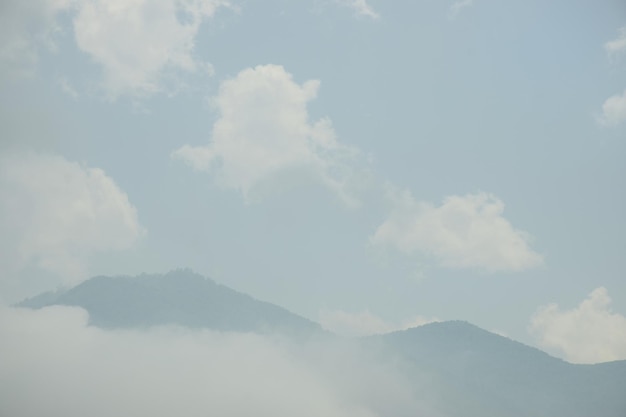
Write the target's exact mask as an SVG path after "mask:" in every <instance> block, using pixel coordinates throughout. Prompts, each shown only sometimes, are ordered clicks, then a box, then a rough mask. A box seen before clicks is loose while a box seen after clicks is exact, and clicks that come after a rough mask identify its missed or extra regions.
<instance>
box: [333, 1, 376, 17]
mask: <svg viewBox="0 0 626 417" xmlns="http://www.w3.org/2000/svg"><path fill="white" fill-rule="evenodd" d="M337 1H339V2H340V3H341V4H343V5H345V6H348V7H350V8H351V9H352V10H354V13H356V15H357V16H364V17H369V18H370V19H378V18H379V17H380V15H379V14H378V13H376V11H375V10H374V9H373V8H372V6H370V5H369V4H368V3H367V0H337Z"/></svg>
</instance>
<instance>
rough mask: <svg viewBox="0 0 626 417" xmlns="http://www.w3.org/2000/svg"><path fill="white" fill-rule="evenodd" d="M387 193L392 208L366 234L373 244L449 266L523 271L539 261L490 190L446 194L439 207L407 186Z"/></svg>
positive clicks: (502, 204)
mask: <svg viewBox="0 0 626 417" xmlns="http://www.w3.org/2000/svg"><path fill="white" fill-rule="evenodd" d="M389 195H390V200H391V202H392V205H393V209H392V211H391V213H390V214H389V216H388V218H387V219H386V220H385V221H384V222H383V223H382V224H381V225H380V226H379V227H378V229H377V230H376V232H375V233H374V235H373V236H371V237H370V242H371V244H373V245H375V246H379V247H391V248H394V249H396V250H398V251H400V252H402V253H405V254H407V255H415V254H427V255H431V256H433V257H434V258H435V259H437V260H438V261H439V263H440V264H441V265H442V266H445V267H448V268H478V269H484V270H487V271H490V272H496V271H521V270H524V269H527V268H532V267H535V266H538V265H540V264H541V263H542V257H541V256H540V255H539V254H537V253H536V252H534V251H533V250H532V249H531V248H530V247H529V243H528V242H529V237H528V235H527V233H525V232H523V231H521V230H518V229H515V228H514V227H513V226H512V225H511V223H509V221H508V220H507V219H505V218H504V217H503V216H502V214H503V212H504V203H503V202H502V201H501V200H499V199H498V198H497V197H495V196H494V195H491V194H486V193H478V194H468V195H465V196H450V197H447V198H446V199H445V200H444V201H443V204H442V205H441V206H438V207H437V206H435V205H433V204H432V203H428V202H418V201H416V200H415V199H414V198H413V196H412V194H411V193H410V192H409V191H408V190H405V191H403V192H399V191H397V190H392V191H391V192H390V193H389Z"/></svg>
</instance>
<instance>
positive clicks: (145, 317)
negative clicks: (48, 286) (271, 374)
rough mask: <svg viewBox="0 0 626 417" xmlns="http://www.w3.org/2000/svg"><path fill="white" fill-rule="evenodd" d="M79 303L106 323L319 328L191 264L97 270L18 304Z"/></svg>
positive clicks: (95, 321) (289, 329)
mask: <svg viewBox="0 0 626 417" xmlns="http://www.w3.org/2000/svg"><path fill="white" fill-rule="evenodd" d="M55 304H57V305H68V306H77V307H82V308H84V309H85V310H87V311H88V312H89V316H90V324H92V325H96V326H99V327H104V328H119V327H121V328H132V327H150V326H158V325H180V326H186V327H193V328H208V329H213V330H220V331H238V332H262V333H267V332H274V331H277V332H287V333H296V334H302V333H306V332H321V328H320V327H319V325H317V324H316V323H313V322H311V321H309V320H307V319H305V318H303V317H300V316H297V315H295V314H293V313H291V312H289V311H287V310H285V309H283V308H281V307H278V306H276V305H273V304H270V303H267V302H263V301H259V300H256V299H254V298H252V297H250V296H248V295H246V294H242V293H239V292H237V291H235V290H233V289H230V288H228V287H226V286H223V285H219V284H217V283H215V282H214V281H213V280H211V279H210V278H207V277H204V276H202V275H200V274H197V273H195V272H193V271H192V270H190V269H177V270H173V271H170V272H167V273H165V274H141V275H138V276H134V277H131V276H115V277H109V276H96V277H94V278H91V279H89V280H87V281H84V282H82V283H80V284H78V285H77V286H75V287H73V288H70V289H68V290H65V291H61V292H57V293H46V294H42V295H40V296H37V297H34V298H31V299H27V300H24V301H23V302H21V303H20V304H19V306H21V307H29V308H42V307H45V306H49V305H55Z"/></svg>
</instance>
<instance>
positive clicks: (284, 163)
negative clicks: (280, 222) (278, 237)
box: [172, 65, 358, 204]
mask: <svg viewBox="0 0 626 417" xmlns="http://www.w3.org/2000/svg"><path fill="white" fill-rule="evenodd" d="M319 85H320V82H319V81H317V80H309V81H306V82H305V83H304V84H302V85H299V84H298V83H296V82H295V81H294V80H293V78H292V75H291V74H289V73H288V72H287V71H286V70H285V69H284V68H283V67H282V66H278V65H261V66H257V67H255V68H248V69H245V70H243V71H241V72H240V73H239V74H238V75H237V76H236V77H235V78H233V79H230V80H226V81H224V82H222V84H221V86H220V89H219V93H218V95H217V97H215V98H214V104H215V107H216V109H217V111H218V112H219V115H220V117H219V119H218V120H217V121H216V122H215V124H214V126H213V131H212V137H211V141H210V143H209V144H208V145H205V146H190V145H185V146H183V147H181V148H180V149H178V150H176V151H174V152H173V153H172V156H173V157H174V158H178V159H181V160H183V161H185V162H186V163H187V164H189V165H190V166H191V167H192V168H194V169H195V170H198V171H207V172H210V173H212V174H213V176H214V177H215V181H216V183H217V184H218V185H220V186H222V187H224V188H230V189H235V190H238V191H240V192H241V194H242V195H243V197H244V199H245V200H246V201H247V202H250V201H253V200H255V199H259V198H261V197H262V196H264V195H265V194H266V193H267V192H268V191H270V190H274V189H276V188H281V187H289V186H293V185H294V184H297V183H300V182H302V181H307V180H308V181H311V180H313V181H315V182H317V183H319V184H322V185H323V186H325V187H327V188H329V189H330V190H332V191H333V192H334V193H336V194H337V195H338V196H339V197H340V198H341V199H342V200H343V201H345V202H346V203H348V204H355V203H356V200H355V198H354V197H353V196H352V195H351V193H350V192H349V190H348V188H349V185H350V182H351V180H353V165H352V163H353V162H354V161H355V160H356V158H357V155H358V152H357V151H356V150H355V149H353V148H350V147H348V146H345V145H342V144H341V143H339V142H338V141H337V139H336V136H335V132H334V130H333V127H332V124H331V122H330V120H328V119H325V118H324V119H321V120H318V121H315V122H311V121H310V120H309V114H308V110H307V103H308V102H309V101H311V100H313V99H314V98H315V97H316V95H317V91H318V89H319Z"/></svg>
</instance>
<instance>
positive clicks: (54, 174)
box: [0, 153, 143, 296]
mask: <svg viewBox="0 0 626 417" xmlns="http://www.w3.org/2000/svg"><path fill="white" fill-rule="evenodd" d="M0 230H2V233H0V252H2V253H3V256H2V259H1V260H0V272H1V273H2V277H3V279H2V280H1V281H0V288H2V291H0V292H2V293H3V296H7V295H9V294H12V293H15V294H14V295H21V296H24V294H21V292H22V291H23V290H24V288H22V287H21V286H20V283H19V282H16V280H17V278H16V276H17V275H18V274H19V271H20V270H22V269H24V268H29V267H36V268H38V269H41V270H44V271H47V272H49V273H51V274H53V275H54V276H56V280H57V282H58V283H64V284H69V283H75V282H76V281H77V280H80V279H84V278H86V276H85V275H86V273H87V260H88V259H89V257H90V256H91V255H92V254H95V253H97V252H101V251H108V250H119V249H125V248H128V247H129V246H131V245H132V244H133V243H134V242H135V241H136V240H137V239H138V238H139V237H140V236H141V235H142V233H143V229H142V227H141V226H140V225H139V222H138V219H137V210H136V209H135V207H134V206H133V205H132V204H131V203H130V202H129V201H128V196H127V195H126V194H125V193H124V192H123V191H122V190H120V189H119V187H118V186H117V185H116V184H115V182H114V181H113V180H112V179H111V178H110V177H108V176H107V175H106V174H105V173H104V171H102V170H101V169H97V168H89V167H86V166H84V165H81V164H78V163H75V162H70V161H67V160H66V159H64V158H62V157H61V156H57V155H51V154H34V153H5V154H4V155H2V156H1V157H0ZM50 287H51V285H48V286H46V287H44V288H36V289H33V290H38V291H42V290H48V289H50ZM28 295H32V294H28Z"/></svg>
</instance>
